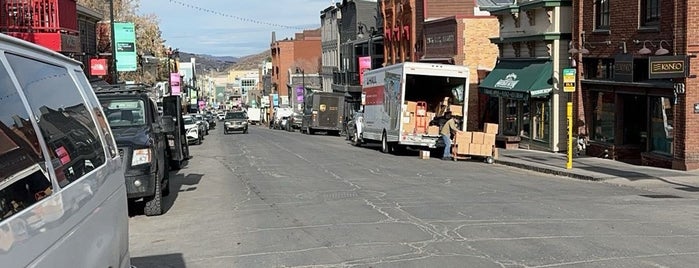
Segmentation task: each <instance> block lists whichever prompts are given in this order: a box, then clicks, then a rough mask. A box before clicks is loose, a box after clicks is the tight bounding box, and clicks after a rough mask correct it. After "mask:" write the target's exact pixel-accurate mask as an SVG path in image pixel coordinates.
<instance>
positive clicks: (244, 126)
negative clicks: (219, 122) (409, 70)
mask: <svg viewBox="0 0 699 268" xmlns="http://www.w3.org/2000/svg"><path fill="white" fill-rule="evenodd" d="M232 131H242V132H243V134H247V133H248V116H247V115H246V114H245V112H228V113H226V119H224V120H223V134H228V133H230V132H232Z"/></svg>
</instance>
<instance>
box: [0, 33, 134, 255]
mask: <svg viewBox="0 0 699 268" xmlns="http://www.w3.org/2000/svg"><path fill="white" fill-rule="evenodd" d="M113 137H114V136H113V133H112V131H111V129H110V128H109V124H108V123H107V120H106V117H105V115H104V112H103V110H102V109H101V107H100V104H99V101H98V100H97V97H96V96H95V93H94V92H93V90H92V87H91V86H90V83H89V81H88V79H87V77H86V75H85V73H84V72H83V66H82V64H81V63H80V62H77V61H75V60H73V59H70V58H68V57H66V56H63V55H61V54H59V53H56V52H53V51H51V50H48V49H46V48H44V47H41V46H38V45H35V44H32V43H29V42H25V41H22V40H19V39H16V38H14V37H10V36H7V35H4V34H0V263H1V264H2V265H1V266H2V267H114V268H128V267H130V266H131V263H130V257H129V217H128V209H127V201H126V200H127V198H126V184H125V183H124V170H123V168H122V166H121V164H122V161H123V160H122V158H121V157H120V156H119V152H118V150H117V144H116V142H115V141H114V138H113Z"/></svg>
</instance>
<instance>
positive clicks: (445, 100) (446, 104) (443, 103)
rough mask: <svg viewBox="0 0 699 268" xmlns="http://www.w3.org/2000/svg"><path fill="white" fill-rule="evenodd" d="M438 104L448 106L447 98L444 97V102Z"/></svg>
mask: <svg viewBox="0 0 699 268" xmlns="http://www.w3.org/2000/svg"><path fill="white" fill-rule="evenodd" d="M440 104H441V105H444V106H449V97H444V100H443V101H442V103H440Z"/></svg>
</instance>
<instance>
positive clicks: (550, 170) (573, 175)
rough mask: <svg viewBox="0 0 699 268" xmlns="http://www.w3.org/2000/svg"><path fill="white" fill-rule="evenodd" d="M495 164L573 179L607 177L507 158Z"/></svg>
mask: <svg viewBox="0 0 699 268" xmlns="http://www.w3.org/2000/svg"><path fill="white" fill-rule="evenodd" d="M495 164H499V165H503V166H510V167H515V168H520V169H526V170H531V171H536V172H539V173H545V174H551V175H556V176H562V177H569V178H573V179H579V180H586V181H605V180H607V179H608V178H599V177H594V176H590V175H581V174H576V173H573V172H570V171H563V170H559V169H555V168H547V167H540V166H533V165H530V164H524V163H520V162H514V161H507V160H495Z"/></svg>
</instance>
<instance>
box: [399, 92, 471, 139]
mask: <svg viewBox="0 0 699 268" xmlns="http://www.w3.org/2000/svg"><path fill="white" fill-rule="evenodd" d="M430 107H432V108H430V109H431V110H433V111H434V112H430V111H429V110H428V111H427V112H426V113H424V114H417V113H418V104H417V102H416V101H406V102H405V104H404V105H403V108H404V110H403V111H404V112H403V118H402V123H403V132H404V133H410V134H422V135H425V134H426V135H428V136H439V127H438V126H428V127H427V129H423V128H421V127H420V125H422V124H419V123H418V120H425V121H424V122H425V124H424V125H427V124H429V122H431V121H432V120H434V118H435V117H439V116H443V115H444V113H445V112H446V111H451V115H452V116H463V112H462V111H463V106H461V105H450V104H449V97H446V98H444V100H443V101H442V102H440V103H438V104H437V105H435V106H430ZM435 107H436V109H435ZM428 108H429V107H428ZM418 117H420V118H418Z"/></svg>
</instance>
